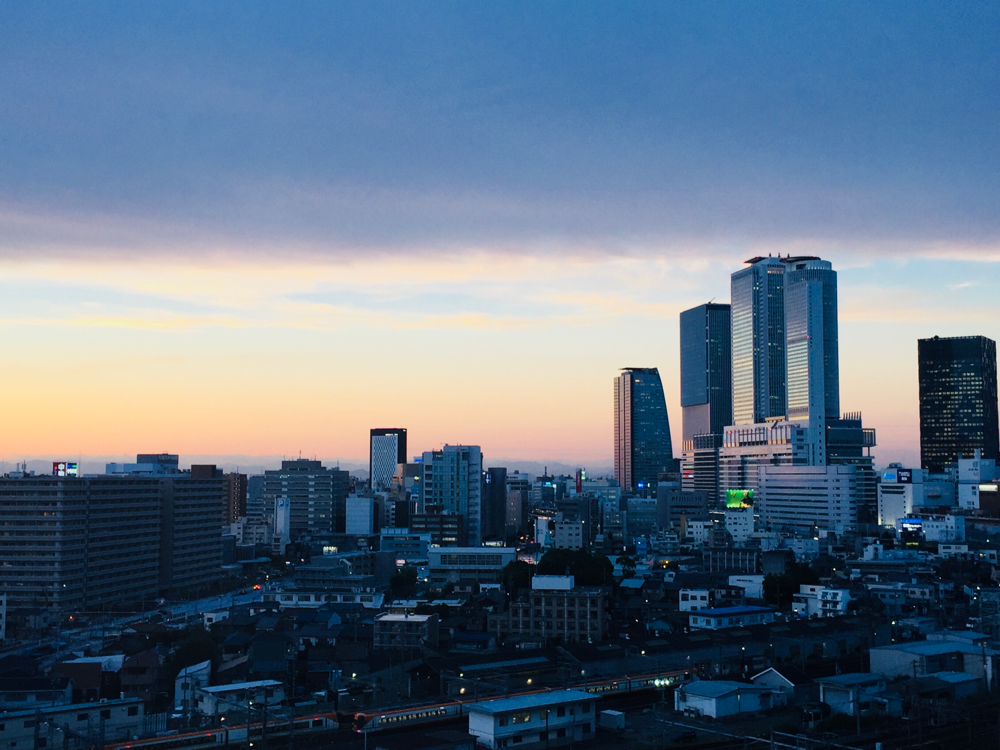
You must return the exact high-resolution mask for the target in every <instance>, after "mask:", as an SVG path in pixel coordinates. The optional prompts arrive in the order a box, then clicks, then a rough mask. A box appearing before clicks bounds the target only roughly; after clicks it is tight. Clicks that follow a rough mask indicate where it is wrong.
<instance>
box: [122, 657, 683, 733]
mask: <svg viewBox="0 0 1000 750" xmlns="http://www.w3.org/2000/svg"><path fill="white" fill-rule="evenodd" d="M690 679H691V673H690V672H689V671H684V670H677V671H663V672H656V673H649V674H643V675H637V676H635V677H631V676H626V677H614V678H604V679H594V680H584V681H580V682H577V683H574V684H572V685H569V686H567V687H568V688H569V689H571V690H582V691H584V692H587V693H593V694H599V695H601V696H602V697H604V696H607V697H611V696H618V695H627V694H630V693H636V692H639V691H643V690H657V689H666V688H668V687H674V686H676V685H678V684H681V683H683V682H687V681H689V680H690ZM547 692H551V689H550V688H534V689H529V690H521V691H518V692H513V693H510V694H509V696H508V697H514V696H523V695H530V694H533V693H547ZM494 699H495V697H489V698H480V699H478V701H477V700H476V699H473V698H452V699H448V700H444V701H441V702H438V703H432V704H428V705H423V706H408V707H406V708H396V709H389V710H385V709H382V710H374V711H353V712H339V713H336V712H335V713H324V714H317V715H315V716H302V717H299V718H297V719H295V724H294V729H293V731H294V733H295V735H296V736H299V735H308V734H309V733H318V732H324V731H325V732H329V731H334V730H336V729H350V730H353V731H355V732H365V733H367V732H378V731H381V730H389V729H400V728H406V727H410V726H417V725H424V724H433V723H437V722H443V721H450V720H453V719H455V718H458V717H461V716H465V715H467V714H468V712H469V707H470V706H471V705H474V704H475V703H477V702H479V703H481V702H484V701H488V700H494ZM263 729H264V727H263V726H262V724H260V723H256V724H251V725H250V740H253V739H254V738H255V737H260V736H261V735H262V733H263ZM288 731H289V728H288V722H287V721H284V720H274V721H268V722H267V736H268V737H269V738H278V737H287V736H288ZM243 743H247V727H246V725H242V726H233V727H219V728H215V729H203V730H201V731H198V732H188V733H184V734H172V735H168V736H165V737H151V738H148V739H142V740H129V741H123V742H115V743H109V744H107V745H105V750H200V749H202V748H211V747H215V746H228V745H230V744H234V745H235V744H243ZM248 744H250V745H251V746H252V744H253V743H252V742H250V743H248Z"/></svg>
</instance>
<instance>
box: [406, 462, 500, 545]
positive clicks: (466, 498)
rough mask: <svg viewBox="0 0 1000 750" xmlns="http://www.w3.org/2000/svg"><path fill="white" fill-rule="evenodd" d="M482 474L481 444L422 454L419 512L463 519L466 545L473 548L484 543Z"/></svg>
mask: <svg viewBox="0 0 1000 750" xmlns="http://www.w3.org/2000/svg"><path fill="white" fill-rule="evenodd" d="M482 473H483V454H482V451H481V450H480V448H479V446H478V445H446V446H444V447H443V448H442V449H441V450H439V451H425V452H424V454H423V463H422V477H421V481H420V493H421V507H420V511H421V512H422V513H426V514H431V515H433V514H454V515H458V516H461V517H462V518H463V519H464V520H465V534H466V543H467V544H469V545H471V546H473V547H478V546H479V545H481V544H482V541H483V536H482V533H483V519H482V491H483V487H482V485H483V479H482ZM413 526H414V524H413V522H412V521H411V523H410V527H411V528H413Z"/></svg>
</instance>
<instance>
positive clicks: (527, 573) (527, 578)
mask: <svg viewBox="0 0 1000 750" xmlns="http://www.w3.org/2000/svg"><path fill="white" fill-rule="evenodd" d="M500 580H501V582H502V583H503V588H504V591H506V592H507V593H508V594H510V595H511V596H516V595H517V592H518V591H519V590H520V589H526V588H528V587H529V586H530V585H531V566H530V565H528V563H526V562H524V561H523V560H514V561H513V562H509V563H507V565H505V566H504V569H503V571H502V573H501V578H500Z"/></svg>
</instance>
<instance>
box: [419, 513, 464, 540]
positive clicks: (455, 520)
mask: <svg viewBox="0 0 1000 750" xmlns="http://www.w3.org/2000/svg"><path fill="white" fill-rule="evenodd" d="M410 531H412V532H413V533H414V534H426V535H427V536H429V537H430V538H431V544H433V545H434V546H435V547H465V546H466V545H467V544H468V543H469V540H468V537H467V535H466V532H465V516H460V515H458V514H457V513H414V514H412V515H411V516H410Z"/></svg>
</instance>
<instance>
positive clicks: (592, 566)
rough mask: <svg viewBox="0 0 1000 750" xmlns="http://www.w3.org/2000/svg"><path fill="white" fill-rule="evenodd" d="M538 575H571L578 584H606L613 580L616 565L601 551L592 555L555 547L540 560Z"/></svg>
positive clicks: (536, 572)
mask: <svg viewBox="0 0 1000 750" xmlns="http://www.w3.org/2000/svg"><path fill="white" fill-rule="evenodd" d="M535 574H536V575H545V576H564V575H571V576H573V578H574V583H575V584H576V585H577V586H605V585H608V584H610V583H611V582H612V580H613V575H614V566H613V565H612V564H611V561H610V560H609V559H608V558H607V557H606V556H605V555H602V554H601V553H599V552H598V553H596V554H593V555H591V554H590V553H588V552H586V551H584V550H579V549H553V550H549V551H548V552H546V553H545V554H544V555H542V559H541V560H539V561H538V569H537V570H536V571H535Z"/></svg>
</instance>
